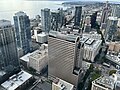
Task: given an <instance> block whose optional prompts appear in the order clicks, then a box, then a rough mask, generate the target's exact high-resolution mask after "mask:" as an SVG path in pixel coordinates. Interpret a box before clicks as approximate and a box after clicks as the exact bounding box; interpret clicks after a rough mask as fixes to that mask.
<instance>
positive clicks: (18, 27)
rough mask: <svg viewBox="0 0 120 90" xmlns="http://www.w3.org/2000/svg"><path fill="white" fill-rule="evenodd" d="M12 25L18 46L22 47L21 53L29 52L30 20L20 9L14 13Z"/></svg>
mask: <svg viewBox="0 0 120 90" xmlns="http://www.w3.org/2000/svg"><path fill="white" fill-rule="evenodd" d="M13 18H14V25H15V32H16V41H17V46H18V48H22V49H23V53H24V54H26V53H28V52H30V48H31V31H30V20H29V17H28V16H27V15H26V13H24V12H22V11H20V12H17V13H15V16H14V17H13Z"/></svg>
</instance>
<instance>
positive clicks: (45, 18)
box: [41, 8, 51, 33]
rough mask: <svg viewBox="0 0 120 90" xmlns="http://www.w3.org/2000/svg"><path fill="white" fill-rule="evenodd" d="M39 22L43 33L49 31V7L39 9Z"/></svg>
mask: <svg viewBox="0 0 120 90" xmlns="http://www.w3.org/2000/svg"><path fill="white" fill-rule="evenodd" d="M41 23H42V31H43V32H45V33H49V31H50V29H51V16H50V9H48V8H45V9H42V10H41Z"/></svg>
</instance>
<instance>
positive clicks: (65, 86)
mask: <svg viewBox="0 0 120 90" xmlns="http://www.w3.org/2000/svg"><path fill="white" fill-rule="evenodd" d="M73 88H74V85H72V84H70V83H68V82H66V81H64V80H62V79H59V78H57V79H55V80H54V81H53V82H52V90H73Z"/></svg>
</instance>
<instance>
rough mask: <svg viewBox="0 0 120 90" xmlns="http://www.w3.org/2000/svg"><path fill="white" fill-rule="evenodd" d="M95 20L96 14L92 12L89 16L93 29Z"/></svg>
mask: <svg viewBox="0 0 120 90" xmlns="http://www.w3.org/2000/svg"><path fill="white" fill-rule="evenodd" d="M96 18H97V12H94V13H93V14H92V15H91V28H95V27H96Z"/></svg>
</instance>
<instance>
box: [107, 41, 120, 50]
mask: <svg viewBox="0 0 120 90" xmlns="http://www.w3.org/2000/svg"><path fill="white" fill-rule="evenodd" d="M108 46H109V48H108V50H109V51H115V52H120V42H110V43H109V44H108Z"/></svg>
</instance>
